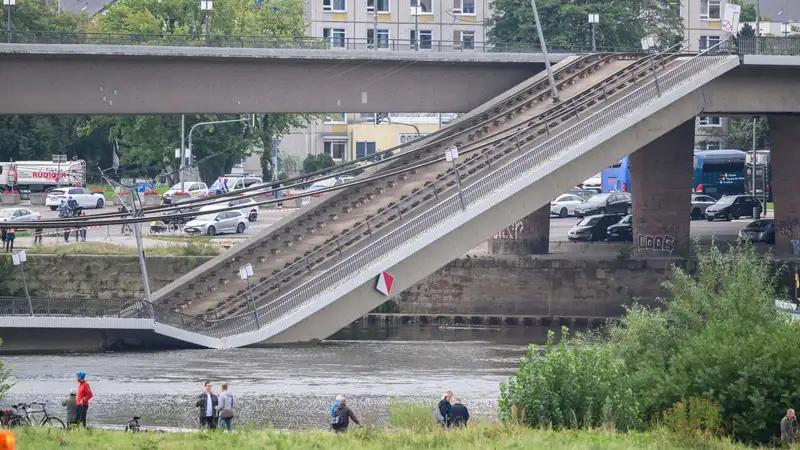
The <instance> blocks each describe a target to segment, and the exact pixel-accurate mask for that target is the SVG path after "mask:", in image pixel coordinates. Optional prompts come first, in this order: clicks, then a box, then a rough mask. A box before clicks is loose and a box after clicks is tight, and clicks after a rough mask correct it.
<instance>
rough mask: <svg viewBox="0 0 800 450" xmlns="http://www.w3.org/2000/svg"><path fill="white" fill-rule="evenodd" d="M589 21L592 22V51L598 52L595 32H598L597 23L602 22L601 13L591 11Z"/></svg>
mask: <svg viewBox="0 0 800 450" xmlns="http://www.w3.org/2000/svg"><path fill="white" fill-rule="evenodd" d="M589 23H590V24H592V52H596V51H597V42H596V41H595V33H596V32H597V24H598V23H600V14H594V13H589Z"/></svg>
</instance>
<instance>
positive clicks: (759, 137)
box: [728, 117, 769, 150]
mask: <svg viewBox="0 0 800 450" xmlns="http://www.w3.org/2000/svg"><path fill="white" fill-rule="evenodd" d="M755 120H756V149H757V150H763V149H765V148H769V122H768V121H767V119H766V118H765V117H758V118H756V119H755ZM728 146H729V147H731V148H737V149H740V150H751V149H752V148H753V118H746V119H731V121H730V125H729V126H728Z"/></svg>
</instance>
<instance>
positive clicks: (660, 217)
mask: <svg viewBox="0 0 800 450" xmlns="http://www.w3.org/2000/svg"><path fill="white" fill-rule="evenodd" d="M693 155H694V119H692V120H689V121H686V122H684V123H683V124H682V125H680V126H678V127H677V128H675V129H673V130H672V131H670V132H668V133H667V134H665V135H663V136H661V137H660V138H658V139H656V140H655V141H653V142H651V143H649V144H647V145H645V146H644V147H642V148H640V149H638V150H636V151H635V152H633V153H632V154H631V155H630V157H629V162H630V168H631V193H632V195H633V245H634V248H636V251H637V253H638V254H640V255H654V256H655V255H662V256H663V255H670V254H673V253H675V252H678V251H680V252H685V251H687V250H688V249H689V247H690V246H691V240H690V238H689V223H690V218H689V205H690V203H691V187H692V166H693Z"/></svg>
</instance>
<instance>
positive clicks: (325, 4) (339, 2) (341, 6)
mask: <svg viewBox="0 0 800 450" xmlns="http://www.w3.org/2000/svg"><path fill="white" fill-rule="evenodd" d="M387 1H388V0H387ZM322 10H323V11H335V12H344V11H347V0H322Z"/></svg>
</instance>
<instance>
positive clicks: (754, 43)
mask: <svg viewBox="0 0 800 450" xmlns="http://www.w3.org/2000/svg"><path fill="white" fill-rule="evenodd" d="M736 44H737V50H738V52H739V54H740V55H776V56H800V36H785V37H783V36H748V37H740V38H738V40H737V41H736Z"/></svg>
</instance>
